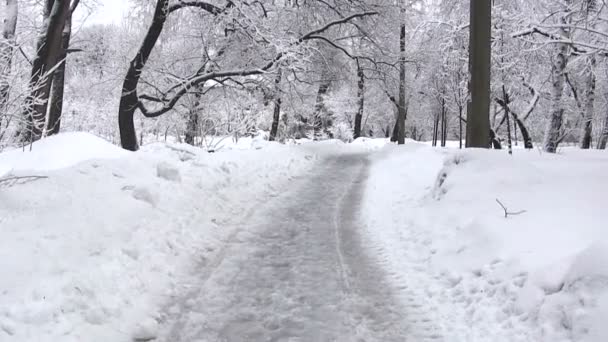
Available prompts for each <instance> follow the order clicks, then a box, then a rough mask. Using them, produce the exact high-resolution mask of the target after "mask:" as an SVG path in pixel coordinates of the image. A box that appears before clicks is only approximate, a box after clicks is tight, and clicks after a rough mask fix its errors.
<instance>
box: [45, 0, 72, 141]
mask: <svg viewBox="0 0 608 342" xmlns="http://www.w3.org/2000/svg"><path fill="white" fill-rule="evenodd" d="M76 4H77V3H76ZM74 9H75V6H73V7H72V8H71V9H70V13H69V14H68V17H67V18H66V20H65V25H64V27H63V33H62V35H61V50H60V52H59V56H58V61H59V62H60V63H61V64H60V65H59V66H58V67H57V70H55V74H54V75H53V84H52V86H51V101H50V108H49V110H48V115H49V117H48V120H47V126H46V134H47V135H53V134H57V133H59V130H60V128H61V114H62V113H63V93H64V89H65V69H66V64H67V57H68V53H67V51H68V48H69V47H70V39H71V36H72V13H73V11H74Z"/></svg>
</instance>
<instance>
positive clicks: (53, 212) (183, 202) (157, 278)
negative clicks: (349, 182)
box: [0, 133, 319, 342]
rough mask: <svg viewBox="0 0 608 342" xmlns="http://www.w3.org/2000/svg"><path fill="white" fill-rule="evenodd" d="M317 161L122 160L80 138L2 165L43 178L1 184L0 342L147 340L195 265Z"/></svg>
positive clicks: (280, 152)
mask: <svg viewBox="0 0 608 342" xmlns="http://www.w3.org/2000/svg"><path fill="white" fill-rule="evenodd" d="M28 150H29V149H28ZM318 158H319V157H318V156H317V154H316V152H315V150H314V149H313V148H310V147H297V146H293V147H285V146H280V145H278V144H259V145H258V146H257V147H255V149H254V150H242V151H238V150H234V151H226V152H221V153H214V154H210V153H206V152H202V151H201V150H198V149H196V148H192V147H189V146H184V145H164V144H155V145H148V146H145V147H144V148H143V149H142V151H140V152H137V153H127V152H124V151H122V150H120V149H119V148H117V147H115V146H113V145H110V144H109V143H107V142H105V141H103V140H101V139H99V138H96V137H93V136H91V135H88V134H84V133H76V134H62V135H59V136H56V137H53V138H49V139H45V140H43V141H41V142H38V143H36V144H34V146H33V149H32V152H27V151H26V152H22V151H20V150H17V151H9V152H6V153H2V154H0V169H1V170H5V172H4V177H7V176H8V174H7V172H10V175H32V174H36V175H41V176H47V177H48V178H47V179H40V180H37V181H35V182H30V183H24V184H15V185H12V186H10V187H9V186H6V185H4V186H3V185H0V232H1V234H2V239H0V341H20V342H28V341H62V342H69V341H88V342H95V341H100V342H101V341H131V340H132V339H133V338H139V339H142V340H145V339H147V338H149V337H151V336H153V335H154V330H155V326H156V325H157V321H158V320H159V319H160V318H159V315H160V313H159V310H160V308H161V307H162V306H163V305H166V304H167V303H168V302H170V301H171V299H172V298H173V296H174V295H175V294H176V291H177V290H178V289H177V286H178V284H180V283H182V284H180V286H183V281H184V279H191V278H192V277H191V275H190V274H189V273H190V272H191V271H192V270H194V269H195V265H196V264H199V263H205V262H207V261H208V260H212V259H213V257H214V256H215V255H216V254H218V253H220V250H221V247H222V242H223V241H224V240H225V239H227V238H228V236H229V235H230V234H231V233H232V232H233V231H234V230H235V229H236V227H237V226H238V224H239V223H240V221H242V220H244V219H246V217H247V213H248V212H251V211H253V210H255V208H256V205H258V204H259V203H261V202H263V201H264V200H265V198H269V197H270V196H274V194H276V193H277V192H280V191H282V190H283V189H285V188H286V187H288V186H289V183H290V179H292V178H293V177H297V176H298V175H301V174H303V173H305V172H307V170H310V168H311V167H313V165H314V163H315V162H316V160H318ZM0 178H1V177H0Z"/></svg>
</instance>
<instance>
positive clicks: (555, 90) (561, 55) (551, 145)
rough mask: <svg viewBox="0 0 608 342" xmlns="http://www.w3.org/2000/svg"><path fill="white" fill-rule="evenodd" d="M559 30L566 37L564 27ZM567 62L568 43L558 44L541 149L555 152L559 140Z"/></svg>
mask: <svg viewBox="0 0 608 342" xmlns="http://www.w3.org/2000/svg"><path fill="white" fill-rule="evenodd" d="M564 21H565V19H564ZM561 31H562V36H563V37H564V39H568V32H566V31H565V30H564V29H562V30H561ZM567 64H568V45H567V44H558V46H557V56H556V57H555V59H554V62H553V65H552V66H551V77H552V86H551V115H550V118H549V122H548V124H547V128H546V130H545V141H544V143H543V149H544V150H545V152H549V153H555V152H556V151H557V146H558V145H559V142H560V140H561V134H562V125H563V122H564V106H563V104H562V96H563V92H564V84H565V81H566V78H565V70H566V65H567Z"/></svg>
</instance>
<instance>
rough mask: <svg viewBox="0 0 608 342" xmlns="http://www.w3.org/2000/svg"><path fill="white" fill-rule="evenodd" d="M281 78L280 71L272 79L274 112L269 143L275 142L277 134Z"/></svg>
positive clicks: (279, 117)
mask: <svg viewBox="0 0 608 342" xmlns="http://www.w3.org/2000/svg"><path fill="white" fill-rule="evenodd" d="M281 78H282V70H281V69H279V70H277V77H276V78H275V79H274V111H273V113H272V126H271V128H270V136H269V137H268V140H269V141H275V140H276V139H277V134H278V132H279V121H280V120H281V102H282V99H281Z"/></svg>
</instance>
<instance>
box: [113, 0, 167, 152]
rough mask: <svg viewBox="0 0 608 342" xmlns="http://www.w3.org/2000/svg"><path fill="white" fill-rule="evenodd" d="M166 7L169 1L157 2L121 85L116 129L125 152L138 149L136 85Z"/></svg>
mask: <svg viewBox="0 0 608 342" xmlns="http://www.w3.org/2000/svg"><path fill="white" fill-rule="evenodd" d="M168 5H169V0H157V2H156V9H155V10H154V17H153V19H152V24H151V25H150V28H149V29H148V32H147V33H146V37H145V38H144V41H143V43H142V45H141V47H140V48H139V51H138V52H137V55H135V58H133V60H131V63H130V64H129V70H127V74H126V76H125V79H124V82H123V85H122V96H121V98H120V105H119V108H118V127H119V130H120V143H121V145H122V148H124V149H126V150H130V151H137V150H138V149H139V145H138V144H137V134H136V133H135V125H134V123H133V114H134V113H135V110H136V109H137V107H138V105H139V98H138V96H137V84H138V83H139V79H140V77H141V73H142V71H143V68H144V66H145V65H146V62H147V61H148V58H149V57H150V54H151V53H152V49H153V48H154V45H156V41H157V40H158V37H159V36H160V34H161V32H162V30H163V27H164V25H165V21H166V20H167V8H168Z"/></svg>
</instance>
